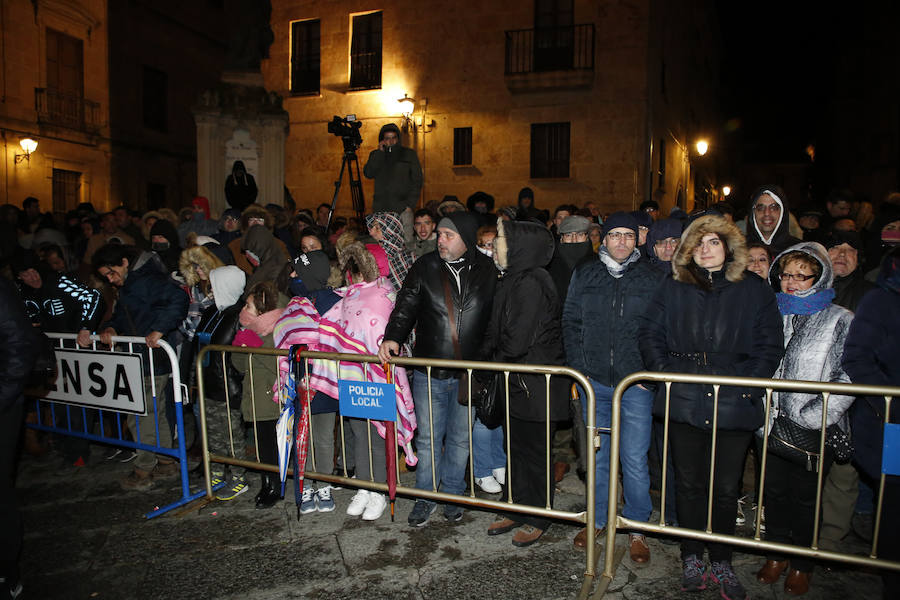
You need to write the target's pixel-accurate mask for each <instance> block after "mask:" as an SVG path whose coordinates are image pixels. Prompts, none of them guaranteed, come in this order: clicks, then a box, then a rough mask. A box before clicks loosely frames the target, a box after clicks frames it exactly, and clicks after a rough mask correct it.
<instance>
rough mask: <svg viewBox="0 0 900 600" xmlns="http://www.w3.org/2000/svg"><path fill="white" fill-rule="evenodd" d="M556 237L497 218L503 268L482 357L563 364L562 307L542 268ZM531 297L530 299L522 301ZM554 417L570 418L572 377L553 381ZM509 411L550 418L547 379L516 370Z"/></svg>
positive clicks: (539, 227) (519, 416)
mask: <svg viewBox="0 0 900 600" xmlns="http://www.w3.org/2000/svg"><path fill="white" fill-rule="evenodd" d="M553 247H554V243H553V235H552V234H551V233H550V231H549V230H548V229H547V228H546V227H544V226H543V225H540V224H538V223H528V222H519V221H503V220H498V221H497V237H496V238H495V239H494V258H495V261H496V263H497V264H498V265H499V266H500V268H501V269H503V275H502V276H501V278H500V281H499V282H498V283H497V295H496V296H495V297H494V307H493V309H492V310H491V322H490V325H489V326H488V330H487V335H486V337H485V344H484V346H485V349H484V356H485V358H487V359H490V360H494V361H497V362H510V363H518V364H537V365H563V364H565V362H566V356H565V351H564V350H563V343H562V324H561V323H560V312H561V311H560V305H559V297H558V295H557V293H556V288H555V286H554V285H553V279H552V278H551V277H550V274H549V273H548V272H547V271H546V270H545V269H544V268H543V266H544V265H546V264H547V263H548V262H549V261H550V259H551V257H552V256H553ZM526 298H527V302H523V299H526ZM550 383H551V386H550V418H551V419H552V420H562V419H565V418H567V417H568V409H567V406H568V404H567V402H566V398H567V391H568V388H569V386H570V385H571V383H572V382H571V381H570V380H569V379H568V378H564V377H553V378H551V380H550ZM509 388H510V390H509V393H510V404H509V412H510V415H511V416H513V417H516V418H517V419H522V420H524V421H544V420H545V419H546V418H547V414H546V411H547V380H546V378H545V377H544V376H543V375H523V374H521V373H512V374H511V375H510V378H509Z"/></svg>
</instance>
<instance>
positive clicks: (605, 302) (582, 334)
mask: <svg viewBox="0 0 900 600" xmlns="http://www.w3.org/2000/svg"><path fill="white" fill-rule="evenodd" d="M601 251H602V247H601ZM661 278H662V276H661V275H660V273H659V271H657V270H656V269H655V268H654V267H653V266H651V265H650V263H649V262H648V261H646V260H643V259H641V260H638V261H637V262H634V263H632V264H630V265H628V267H627V268H626V270H625V273H624V274H623V275H622V277H621V278H619V279H616V278H615V277H613V276H612V275H610V274H609V271H608V270H607V268H606V265H605V264H604V263H603V261H602V260H601V259H600V258H597V259H595V260H591V261H589V262H583V263H581V264H579V265H578V266H577V267H575V272H574V273H572V281H571V283H570V284H569V294H568V296H566V302H565V304H564V305H563V316H562V328H563V342H564V344H565V349H566V360H567V362H568V364H569V366H570V367H572V368H573V369H577V370H579V371H581V372H582V373H584V374H585V375H587V376H588V377H590V378H591V379H593V380H595V381H597V382H599V383H601V384H602V385H606V386H614V385H616V384H617V383H618V382H619V381H620V380H621V379H622V378H623V377H625V376H626V375H629V374H631V373H634V372H635V371H640V370H642V369H643V368H644V362H643V360H641V353H640V351H639V350H638V317H639V316H640V315H643V314H644V313H645V312H646V310H647V305H648V304H649V303H650V297H651V296H652V295H653V292H654V291H655V290H656V287H657V285H658V284H659V281H660V280H661Z"/></svg>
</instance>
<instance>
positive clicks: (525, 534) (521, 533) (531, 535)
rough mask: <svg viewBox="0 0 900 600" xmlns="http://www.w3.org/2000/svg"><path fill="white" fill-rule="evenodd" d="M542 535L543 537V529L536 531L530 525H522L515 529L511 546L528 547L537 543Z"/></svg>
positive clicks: (536, 529)
mask: <svg viewBox="0 0 900 600" xmlns="http://www.w3.org/2000/svg"><path fill="white" fill-rule="evenodd" d="M542 535H544V530H543V529H538V528H537V527H534V526H532V525H522V526H521V527H519V528H518V529H516V534H515V535H514V536H513V539H512V543H513V546H518V547H519V548H524V547H525V546H530V545H532V544H533V543H535V542H536V541H538V540H539V539H540V537H541V536H542Z"/></svg>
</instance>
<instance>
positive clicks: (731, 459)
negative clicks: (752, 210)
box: [638, 215, 784, 598]
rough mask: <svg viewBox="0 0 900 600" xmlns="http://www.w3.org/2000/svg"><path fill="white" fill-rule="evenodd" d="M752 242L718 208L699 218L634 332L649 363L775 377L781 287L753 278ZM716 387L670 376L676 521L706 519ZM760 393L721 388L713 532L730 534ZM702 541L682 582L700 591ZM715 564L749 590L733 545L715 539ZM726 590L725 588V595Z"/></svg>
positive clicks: (687, 544)
mask: <svg viewBox="0 0 900 600" xmlns="http://www.w3.org/2000/svg"><path fill="white" fill-rule="evenodd" d="M747 259H748V255H747V247H746V243H745V242H744V237H743V236H742V235H741V233H740V231H739V230H738V228H737V227H736V226H735V225H733V224H732V223H729V222H728V221H726V220H725V219H724V218H722V217H720V216H717V215H707V216H703V217H700V218H699V219H697V220H696V221H694V222H693V223H692V224H691V225H690V226H689V227H688V228H687V230H685V232H684V234H683V235H682V237H681V243H680V244H679V246H678V249H677V250H676V251H675V255H674V256H673V258H672V278H667V279H665V280H664V281H663V282H662V284H661V285H660V286H659V288H658V289H657V290H656V293H655V294H654V296H653V298H652V299H651V301H650V305H649V306H648V308H647V312H646V314H645V315H644V318H643V321H642V324H641V327H640V330H639V332H638V343H639V345H640V349H641V354H642V356H643V358H644V364H645V365H646V367H647V370H649V371H668V372H675V373H697V374H705V375H744V376H749V377H771V376H772V374H773V373H774V372H775V369H776V368H777V366H778V362H779V361H780V360H781V356H782V353H783V351H784V350H783V345H782V344H783V338H782V333H781V315H780V314H779V312H778V306H777V304H776V302H775V294H774V292H773V291H772V288H771V287H770V286H769V284H768V283H766V282H765V281H763V280H762V279H760V278H759V277H753V276H751V277H747V276H746V274H745V269H746V266H747ZM714 400H715V393H714V390H713V388H712V386H710V385H698V384H673V385H672V386H671V394H670V409H669V418H670V429H669V439H670V442H671V447H672V459H673V464H674V466H675V479H676V495H675V497H676V503H677V507H678V521H679V524H680V525H681V526H682V527H687V528H689V529H704V528H705V527H706V506H707V499H708V493H707V487H708V484H709V461H710V451H711V445H712V439H711V430H712V427H713V420H714V416H713V408H714ZM665 402H666V388H665V387H664V386H659V389H658V390H657V394H656V402H655V405H654V413H655V414H656V415H657V416H660V417H663V418H664V417H665V408H666V406H665ZM763 415H764V413H763V397H762V393H761V392H760V391H759V390H757V389H753V388H742V387H724V386H723V387H721V388H720V389H719V393H718V430H717V431H718V439H717V444H716V463H715V464H716V473H715V484H714V489H713V492H712V493H713V514H712V530H713V531H715V532H717V533H725V534H731V535H733V534H734V527H735V516H736V513H737V499H738V496H740V493H739V492H740V486H739V481H738V480H739V478H738V477H736V476H735V474H736V473H740V472H741V469H743V465H744V457H745V455H746V452H747V448H748V446H749V445H750V442H751V440H752V437H753V431H754V430H755V429H756V428H757V427H759V426H760V425H761V424H762V422H763ZM703 551H704V543H703V542H702V541H697V540H689V539H688V540H685V541H684V542H683V543H682V545H681V556H682V561H683V566H684V579H683V581H682V588H683V589H692V588H694V589H696V587H695V586H696V585H698V583H699V582H698V581H697V580H698V578H699V575H698V573H699V574H702V573H703V569H704V566H703V562H702V560H703ZM709 560H710V562H711V563H712V567H711V568H712V571H713V573H714V574H715V576H716V578H717V579H719V580H720V581H727V582H729V583H728V585H729V586H730V587H729V590H728V592H729V593H728V597H732V598H742V597H744V595H746V594H745V593H743V594H742V593H741V592H743V591H744V590H743V587H742V586H741V584H740V581H739V580H738V579H737V576H736V575H735V574H734V572H733V570H732V568H731V547H730V546H728V545H725V544H709ZM724 595H725V590H724V589H723V596H724Z"/></svg>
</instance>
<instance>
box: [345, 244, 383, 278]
mask: <svg viewBox="0 0 900 600" xmlns="http://www.w3.org/2000/svg"><path fill="white" fill-rule="evenodd" d="M351 260H353V261H354V262H355V263H356V266H357V267H358V268H359V271H360V273H361V274H362V276H363V278H364V279H365V280H366V281H370V282H371V281H375V280H376V279H378V277H380V275H381V273H380V272H379V271H378V264H377V263H376V261H375V257H374V256H372V253H371V252H369V251H368V250H366V247H365V246H364V245H363V244H362V242H359V241H356V242H352V243H350V244H347V245H346V246H345V247H344V248H343V250H342V251H341V253H340V256H339V258H338V265H339V267H340V269H341V272H342V273H347V265H348V264H349V263H350V261H351ZM347 285H349V282H348V284H347Z"/></svg>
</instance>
